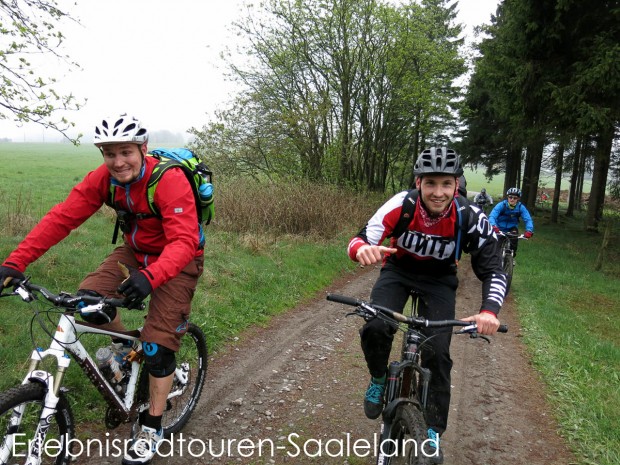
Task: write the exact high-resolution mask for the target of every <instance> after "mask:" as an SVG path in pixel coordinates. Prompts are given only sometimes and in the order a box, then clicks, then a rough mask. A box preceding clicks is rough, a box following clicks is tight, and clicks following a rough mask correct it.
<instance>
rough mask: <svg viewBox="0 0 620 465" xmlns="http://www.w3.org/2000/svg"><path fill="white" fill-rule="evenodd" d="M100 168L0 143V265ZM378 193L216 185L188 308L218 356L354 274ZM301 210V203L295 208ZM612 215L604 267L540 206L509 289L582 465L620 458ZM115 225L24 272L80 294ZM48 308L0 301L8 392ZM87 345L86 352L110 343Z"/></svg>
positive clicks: (89, 391) (89, 149) (85, 413)
mask: <svg viewBox="0 0 620 465" xmlns="http://www.w3.org/2000/svg"><path fill="white" fill-rule="evenodd" d="M100 162H101V158H100V155H99V153H98V151H97V149H96V148H95V147H93V146H81V147H77V148H76V147H73V146H71V145H69V144H47V145H45V144H0V163H1V164H2V167H3V168H2V170H1V171H0V198H1V199H2V201H1V202H0V260H3V259H4V257H6V256H7V255H8V254H9V253H10V251H11V250H13V249H14V248H15V247H16V246H17V244H18V243H19V242H20V240H21V239H22V238H23V237H24V235H25V234H26V233H27V232H28V231H29V229H30V228H31V227H32V226H34V225H35V224H36V222H37V221H38V220H39V219H40V218H41V216H42V215H43V214H44V213H45V212H46V211H47V210H48V209H49V208H50V207H52V206H53V205H54V204H56V203H58V202H60V201H62V200H63V199H64V197H65V196H66V195H67V193H68V192H69V190H70V189H71V187H72V186H73V185H74V184H75V183H77V182H78V181H79V180H80V179H82V177H83V176H84V175H85V174H86V173H87V172H88V171H89V170H91V169H93V168H95V167H96V166H98V164H99V163H100ZM467 177H468V188H469V189H470V190H475V191H478V190H479V188H480V187H483V186H485V187H487V190H488V191H489V192H490V193H491V194H492V195H493V196H494V198H496V199H499V197H501V189H502V185H503V184H502V183H503V179H501V177H496V178H494V179H493V181H491V182H490V183H487V182H486V180H485V179H484V178H483V177H482V176H481V175H478V174H477V173H467ZM216 180H217V178H216ZM496 196H498V197H496ZM247 199H251V200H247ZM384 199H385V196H379V195H371V196H368V195H358V194H354V193H351V192H344V191H340V190H337V189H334V188H329V187H322V186H311V188H308V186H304V185H277V186H273V185H269V186H267V185H260V184H256V183H250V182H224V181H222V183H221V184H217V185H216V219H215V221H214V222H213V224H212V225H210V226H209V227H208V229H207V246H206V249H205V272H204V275H203V277H202V279H201V281H200V284H199V288H198V291H197V294H196V297H195V299H194V310H193V314H192V319H193V321H194V322H195V323H197V324H198V325H200V326H201V327H202V328H203V330H204V331H205V333H206V334H207V337H208V344H209V349H210V352H211V353H212V354H214V353H217V351H218V350H220V349H221V348H222V347H224V346H225V345H226V344H230V343H233V341H234V339H235V338H236V337H238V336H239V335H240V333H241V332H242V331H243V330H244V329H245V328H247V327H249V326H253V325H264V324H266V323H267V322H268V321H269V318H270V317H271V316H272V315H275V314H279V313H282V312H286V311H287V310H288V309H290V308H292V307H293V306H295V305H297V304H298V303H299V302H301V301H303V300H304V299H308V298H310V297H312V296H315V295H316V293H317V292H318V291H320V290H322V289H324V288H325V287H326V286H328V285H329V284H330V283H331V282H333V281H334V280H335V279H336V278H338V277H342V276H343V275H346V274H350V273H353V272H354V271H355V269H356V267H355V265H354V264H353V263H352V262H350V260H349V259H348V258H347V256H346V246H347V243H348V240H349V238H350V237H351V236H352V235H353V234H355V233H356V231H357V230H358V229H359V227H360V226H362V225H363V224H364V223H365V222H366V220H367V219H368V218H369V217H370V215H372V213H373V212H374V211H375V210H376V208H377V207H378V206H379V205H381V203H382V202H383V200H384ZM298 205H305V206H307V208H292V207H291V206H293V207H295V206H298ZM606 215H607V216H606V219H605V221H609V222H611V224H612V225H613V226H612V227H611V229H610V231H611V236H612V240H611V241H610V245H609V246H608V247H607V249H605V250H604V251H603V257H604V259H603V261H602V267H601V268H600V269H596V268H595V266H594V263H595V261H596V258H597V256H598V254H599V252H600V251H601V244H602V239H603V237H602V236H603V235H602V234H594V233H586V232H584V231H583V228H582V220H581V219H580V218H574V219H568V218H565V217H563V216H562V217H561V221H560V224H550V223H549V221H548V216H549V212H548V211H545V210H537V212H536V216H535V218H534V220H535V222H536V233H535V236H534V239H533V240H530V241H528V242H524V243H522V244H521V245H520V247H519V258H518V262H519V265H518V267H517V268H516V269H515V276H514V279H513V287H512V289H511V293H513V295H514V298H515V301H516V304H517V307H518V312H519V317H520V320H521V323H522V325H523V328H524V330H523V333H524V343H525V344H526V346H527V348H528V350H529V353H530V355H531V359H532V363H533V366H534V367H535V368H536V369H537V370H539V372H540V373H541V376H542V378H543V379H544V381H545V384H546V394H547V396H548V399H549V401H550V403H551V405H552V406H553V409H554V411H555V413H556V418H557V419H558V421H559V423H560V426H561V434H562V435H563V436H564V437H566V438H567V440H568V441H569V444H570V446H571V448H572V449H573V450H574V452H575V454H576V455H577V457H578V463H579V464H596V465H612V464H614V465H615V464H618V463H620V421H619V419H620V407H619V406H620V379H619V373H620V336H618V334H619V333H620V312H619V309H620V293H619V292H618V290H619V289H620V282H619V278H618V277H619V276H620V245H619V244H620V241H618V238H619V232H620V231H619V229H620V222H618V219H617V216H616V217H615V218H616V219H615V224H614V223H613V221H614V217H613V216H611V215H612V214H611V213H610V212H606ZM616 215H617V214H616ZM113 225H114V214H113V212H111V211H110V210H109V209H107V207H104V208H102V209H101V210H100V211H99V212H98V213H97V214H95V215H94V216H93V217H92V218H90V219H89V220H88V221H86V222H85V223H84V224H83V225H82V226H81V227H80V228H78V229H77V230H76V231H73V232H72V233H71V234H70V236H69V237H68V238H67V239H66V240H65V241H63V242H62V243H60V244H58V245H56V246H54V247H53V248H52V249H51V250H50V251H48V252H47V253H46V254H45V255H44V256H43V257H42V258H41V259H39V260H38V261H37V262H35V263H34V264H32V265H31V266H30V267H29V268H28V270H27V274H28V276H31V277H32V280H33V281H34V282H37V283H39V284H41V285H44V286H46V287H48V288H49V289H50V290H52V291H59V290H65V291H69V292H71V291H75V290H76V287H77V285H78V284H79V282H80V280H81V278H82V277H83V276H84V275H85V274H86V273H88V272H89V271H91V270H93V269H94V268H95V267H96V266H97V265H98V264H99V263H100V261H101V260H102V259H103V258H104V257H105V255H106V254H107V253H109V252H110V251H111V250H112V248H113V247H114V246H113V245H112V244H111V237H112V229H113ZM369 291H370V290H369ZM35 308H36V309H38V310H39V313H38V315H37V314H35V312H34V310H35ZM46 309H47V307H46V306H45V305H36V306H35V305H28V304H25V303H23V302H21V301H19V300H18V299H16V298H3V299H0V315H1V317H0V351H1V357H0V373H1V374H2V376H1V379H0V389H5V388H7V387H8V386H12V385H15V384H17V383H20V382H21V380H22V377H23V376H24V374H25V370H26V368H27V361H28V358H29V355H30V352H31V350H32V348H33V347H35V346H45V345H46V344H48V343H49V336H47V335H46V332H49V331H50V330H52V329H53V327H55V321H54V320H53V316H54V315H53V314H50V313H49V312H46ZM141 319H142V315H141V314H140V313H139V312H125V313H124V321H125V322H126V324H128V325H136V326H138V325H139V324H140V321H141ZM93 339H94V340H92V341H91V342H89V344H90V346H91V347H97V346H98V345H105V344H106V343H107V342H106V341H102V340H96V338H93ZM69 371H70V372H69V374H68V376H67V377H66V385H67V387H68V388H69V389H70V392H69V395H70V397H71V400H72V403H73V407H74V412H75V414H76V416H77V418H78V422H89V423H91V422H92V423H97V424H100V423H102V422H101V420H100V419H101V418H102V417H103V412H104V411H105V406H104V405H103V401H102V400H101V399H100V398H99V397H98V394H97V393H96V391H95V389H94V388H92V387H91V386H89V383H88V381H87V380H86V378H85V377H84V376H83V375H82V374H81V372H80V371H79V370H78V369H77V368H75V367H73V368H72V369H70V370H69ZM494 376H501V374H495V375H494ZM101 427H103V425H101ZM78 432H79V427H78Z"/></svg>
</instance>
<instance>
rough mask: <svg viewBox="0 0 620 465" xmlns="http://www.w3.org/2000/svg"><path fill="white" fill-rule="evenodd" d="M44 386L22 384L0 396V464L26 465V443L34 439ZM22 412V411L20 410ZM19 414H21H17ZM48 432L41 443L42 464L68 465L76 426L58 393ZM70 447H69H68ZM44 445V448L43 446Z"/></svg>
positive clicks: (42, 400)
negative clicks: (0, 435) (19, 464)
mask: <svg viewBox="0 0 620 465" xmlns="http://www.w3.org/2000/svg"><path fill="white" fill-rule="evenodd" d="M45 393H46V387H45V386H44V385H42V384H39V383H32V384H24V385H21V386H17V387H14V388H12V389H9V390H8V391H5V392H3V393H1V394H0V432H1V434H2V435H3V437H2V439H0V464H3V465H4V464H11V465H15V464H18V463H25V462H26V456H27V455H28V449H29V444H28V442H29V441H32V440H34V436H35V432H36V430H37V426H38V425H39V420H40V418H41V411H42V409H43V402H44V400H45ZM22 409H23V410H22ZM20 411H21V415H20V414H18V412H20ZM48 420H49V429H48V430H47V434H46V437H45V442H44V443H43V444H41V447H42V449H41V464H42V465H51V464H54V465H68V464H69V463H70V462H71V456H70V454H71V446H70V445H71V443H72V442H71V440H72V439H73V438H74V433H75V425H74V421H73V414H72V412H71V409H70V408H69V404H68V403H67V399H66V398H65V396H64V394H63V393H62V392H61V394H60V400H59V401H58V406H57V410H56V413H55V414H54V415H53V416H51V417H49V418H48ZM68 445H69V447H67V446H68ZM46 446H47V447H46Z"/></svg>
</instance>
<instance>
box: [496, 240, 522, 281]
mask: <svg viewBox="0 0 620 465" xmlns="http://www.w3.org/2000/svg"><path fill="white" fill-rule="evenodd" d="M497 234H498V235H499V236H500V238H501V251H502V269H503V270H504V273H506V293H508V291H509V290H510V284H511V283H512V274H513V270H514V264H515V260H514V250H513V249H512V242H511V239H514V238H516V239H517V240H527V238H526V237H525V236H524V235H523V234H521V235H519V234H517V233H513V232H503V231H500V232H498V233H497Z"/></svg>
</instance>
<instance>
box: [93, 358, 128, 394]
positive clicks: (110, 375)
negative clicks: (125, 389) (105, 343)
mask: <svg viewBox="0 0 620 465" xmlns="http://www.w3.org/2000/svg"><path fill="white" fill-rule="evenodd" d="M95 357H96V358H97V366H98V367H99V369H100V370H101V372H102V373H103V375H104V376H105V377H106V379H107V380H108V381H109V382H110V384H112V386H113V387H114V389H115V390H116V391H118V392H120V391H121V390H122V386H121V385H120V382H121V381H122V380H123V377H124V375H123V372H122V371H121V367H120V366H119V364H118V362H117V361H116V359H115V358H114V354H113V353H112V350H111V349H110V348H109V347H101V348H100V349H98V350H97V354H96V355H95Z"/></svg>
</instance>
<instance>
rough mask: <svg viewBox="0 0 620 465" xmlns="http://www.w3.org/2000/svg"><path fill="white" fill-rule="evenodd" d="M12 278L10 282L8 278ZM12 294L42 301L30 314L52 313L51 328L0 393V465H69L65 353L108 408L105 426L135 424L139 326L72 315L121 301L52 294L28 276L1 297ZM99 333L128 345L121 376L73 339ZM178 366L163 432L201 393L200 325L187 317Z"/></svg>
mask: <svg viewBox="0 0 620 465" xmlns="http://www.w3.org/2000/svg"><path fill="white" fill-rule="evenodd" d="M13 283H15V280H14V281H13ZM8 296H18V297H21V299H22V300H23V301H24V302H29V303H32V302H41V299H40V298H41V297H43V298H44V299H46V300H47V301H49V302H51V303H52V304H53V305H54V306H53V307H52V308H48V309H46V310H45V311H38V312H37V315H41V314H47V316H48V318H49V316H50V315H51V316H57V321H58V324H57V326H56V330H55V331H54V332H51V331H50V332H49V334H48V335H49V336H50V339H51V340H50V344H49V347H47V348H40V347H37V348H35V349H34V350H33V351H32V354H31V356H30V366H29V368H28V370H27V372H26V374H25V376H24V378H23V382H22V384H21V385H20V386H17V387H14V388H11V389H9V390H7V391H4V392H2V393H0V435H1V436H0V464H1V465H8V464H11V465H14V464H18V463H24V464H27V465H38V464H55V465H68V464H69V463H70V461H71V460H72V458H73V457H75V456H76V454H75V453H74V452H73V451H72V448H74V446H76V440H75V427H76V425H75V422H74V416H73V412H72V411H71V405H70V404H69V402H68V399H67V397H66V391H67V390H66V389H65V388H64V387H63V378H64V376H65V373H66V371H67V369H68V368H69V365H70V363H71V359H73V360H75V362H76V363H77V365H78V366H79V367H80V368H81V369H82V370H83V372H84V374H85V375H86V376H87V377H88V379H89V380H90V381H91V382H92V383H93V385H94V386H95V387H96V388H97V390H98V391H99V392H100V393H101V395H102V396H103V398H104V400H105V401H106V403H107V405H108V407H107V412H106V416H105V424H106V427H107V428H109V429H113V428H116V427H118V426H119V425H120V424H122V423H133V425H132V428H134V431H135V428H137V427H138V426H137V425H138V422H137V420H138V418H139V416H140V413H141V412H145V411H148V408H149V377H148V373H147V371H146V370H142V369H141V365H142V361H143V359H144V357H143V353H142V348H141V346H140V345H139V344H138V340H139V337H140V330H139V329H136V330H132V331H109V330H104V329H101V328H100V327H98V326H97V325H93V324H90V323H87V322H84V321H79V320H76V319H75V314H82V315H84V314H93V313H101V312H102V310H103V309H104V308H105V307H106V306H114V307H123V301H122V300H121V299H112V298H107V297H93V296H78V295H73V294H68V293H64V292H61V293H60V294H58V295H56V294H53V293H51V292H50V291H48V290H47V289H45V288H44V287H42V286H38V285H36V284H32V283H30V282H29V280H28V279H26V280H24V281H21V282H17V284H15V286H14V290H13V291H12V292H9V293H7V292H6V291H5V292H4V293H2V294H0V297H8ZM89 334H90V335H92V334H103V335H107V336H112V337H116V338H122V339H126V340H130V341H133V342H134V343H135V345H134V347H135V349H133V350H132V351H131V352H130V353H129V354H128V355H127V356H126V357H125V360H124V361H123V363H122V364H121V367H120V368H121V370H122V379H121V380H120V381H116V380H114V379H113V378H112V379H111V378H110V377H109V376H105V374H104V373H105V370H102V369H100V367H99V366H98V365H97V363H96V362H95V361H94V357H93V356H91V353H90V352H89V350H88V349H86V348H85V346H84V345H83V344H82V342H81V341H80V339H81V338H82V337H84V336H87V335H89ZM47 358H51V359H52V360H53V359H55V366H56V371H55V372H50V371H46V370H45V369H43V368H42V362H43V360H44V359H47ZM176 359H177V368H176V370H175V374H174V381H173V385H172V389H171V391H170V394H168V400H167V403H166V410H165V411H164V415H163V419H162V427H163V428H164V434H165V435H166V436H167V437H169V435H170V434H172V433H176V432H178V431H179V430H180V429H181V428H182V427H183V426H184V425H185V424H186V423H187V421H188V420H189V418H190V415H191V414H192V412H193V411H194V409H195V408H196V404H197V403H198V399H199V398H200V395H201V393H202V388H203V386H204V382H205V376H206V371H207V345H206V341H205V335H204V333H203V332H202V330H201V329H200V328H199V327H198V326H196V325H194V324H193V323H188V329H187V333H186V334H185V335H184V336H183V338H182V340H181V348H180V349H179V351H178V352H177V353H176Z"/></svg>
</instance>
